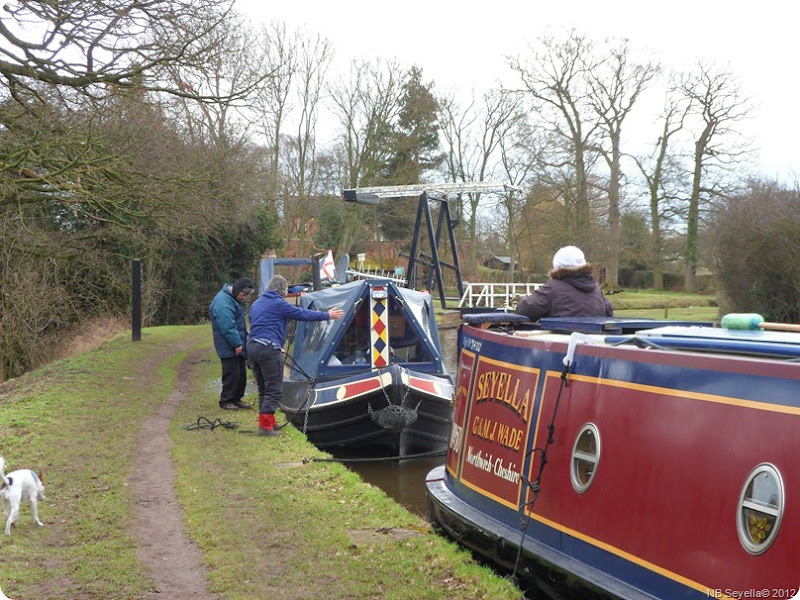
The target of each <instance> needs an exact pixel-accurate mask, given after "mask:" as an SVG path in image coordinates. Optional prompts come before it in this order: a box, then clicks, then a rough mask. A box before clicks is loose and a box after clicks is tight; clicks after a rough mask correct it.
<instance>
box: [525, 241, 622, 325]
mask: <svg viewBox="0 0 800 600" xmlns="http://www.w3.org/2000/svg"><path fill="white" fill-rule="evenodd" d="M517 313H518V314H521V315H525V316H526V317H528V318H529V319H530V320H531V321H538V320H539V319H541V318H542V317H613V316H614V307H613V306H611V302H609V301H608V298H606V297H605V296H604V295H603V292H602V290H601V289H600V286H599V285H597V282H596V281H595V279H594V277H593V276H592V265H591V263H587V262H586V259H585V258H584V256H583V252H582V251H581V249H580V248H577V247H575V246H564V247H563V248H561V249H560V250H559V251H558V252H556V253H555V254H554V255H553V270H552V271H550V280H549V281H548V282H547V283H545V284H544V285H542V286H541V287H540V288H539V289H537V290H535V291H534V292H533V293H532V294H531V295H530V296H527V297H526V298H523V299H522V300H520V302H519V304H518V305H517Z"/></svg>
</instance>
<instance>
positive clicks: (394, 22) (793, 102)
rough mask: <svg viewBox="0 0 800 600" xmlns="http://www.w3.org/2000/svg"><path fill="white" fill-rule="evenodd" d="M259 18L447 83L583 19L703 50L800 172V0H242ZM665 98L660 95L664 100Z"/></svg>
mask: <svg viewBox="0 0 800 600" xmlns="http://www.w3.org/2000/svg"><path fill="white" fill-rule="evenodd" d="M236 7H237V9H238V10H239V11H241V12H244V13H246V14H248V15H251V16H252V17H253V19H254V21H269V20H277V21H283V22H285V23H286V24H287V26H289V27H290V28H299V27H302V28H304V29H306V30H307V31H309V32H311V33H313V34H316V33H318V34H320V35H322V36H323V37H325V38H327V39H328V40H330V42H331V45H332V47H333V49H334V50H335V52H336V59H335V60H336V63H335V64H337V65H346V64H348V63H349V62H350V60H352V59H353V58H364V59H371V58H376V57H379V56H380V57H384V58H396V59H397V60H398V61H399V62H400V64H401V65H402V66H403V67H410V66H411V65H417V66H419V67H421V68H422V71H423V79H424V80H425V81H430V80H433V81H434V82H435V83H436V86H437V89H438V90H439V91H449V90H463V91H464V93H469V91H470V90H471V89H473V88H474V89H476V90H481V89H485V88H487V87H488V86H491V85H493V84H495V82H497V81H498V80H500V81H503V82H505V83H506V84H509V85H516V84H518V80H517V79H515V76H514V74H513V73H511V72H510V71H509V69H508V67H507V61H506V58H505V57H506V56H509V55H513V56H516V55H520V54H521V55H524V54H525V52H526V49H527V47H528V44H529V43H530V42H532V41H534V40H535V39H536V38H537V37H539V36H541V35H543V34H545V33H552V34H554V35H556V36H557V37H558V36H560V34H562V33H566V32H568V31H569V30H570V29H575V30H576V31H577V32H578V33H580V34H583V35H586V36H587V37H588V38H591V39H596V40H601V39H603V38H605V37H608V36H613V37H625V38H628V39H629V40H630V41H631V46H632V48H633V49H635V50H637V51H641V52H642V53H643V54H648V53H649V54H651V55H652V56H653V57H654V58H656V59H658V60H660V61H661V62H662V63H663V64H664V65H665V66H666V67H668V68H670V69H673V70H681V69H688V68H690V67H691V66H692V65H693V64H695V63H696V62H697V60H698V59H706V60H711V61H713V64H715V65H718V66H719V67H722V68H729V69H730V70H731V71H732V72H733V73H734V74H735V75H736V76H737V77H738V78H739V80H740V84H741V88H742V91H743V93H744V95H746V96H748V97H749V98H751V99H752V101H753V104H754V112H753V117H752V119H751V120H750V122H749V124H748V131H747V133H748V134H749V135H750V136H751V138H752V139H753V140H754V143H755V145H756V146H757V147H759V148H760V154H759V159H758V164H759V165H760V170H761V172H762V173H763V174H764V175H765V176H767V177H780V178H784V179H792V180H793V179H794V175H795V174H798V175H800V153H798V150H797V145H798V140H800V113H798V111H797V108H798V107H800V94H798V90H800V83H799V79H800V74H798V72H799V70H798V67H797V65H796V62H797V60H798V59H800V35H798V32H797V28H798V24H800V18H798V17H800V8H799V7H800V4H799V3H796V2H793V1H791V0H781V1H775V0H762V1H761V2H749V3H738V2H730V1H719V0H692V1H689V0H672V1H671V2H663V3H652V2H646V1H642V0H637V1H633V0H623V1H620V0H618V1H614V0H610V1H608V2H597V1H596V0H595V1H591V2H589V1H587V0H571V1H569V2H558V1H552V2H548V3H547V4H545V3H543V2H542V1H541V0H538V1H537V0H525V1H518V2H512V1H509V0H492V1H490V2H481V3H478V2H470V1H464V0H460V1H453V0H446V1H445V0H427V1H424V0H405V1H402V2H396V1H390V2H379V1H375V0H373V1H370V2H367V1H366V0H339V1H335V0H295V1H291V0H287V1H278V2H274V1H271V2H270V1H266V0H236ZM659 104H660V102H659Z"/></svg>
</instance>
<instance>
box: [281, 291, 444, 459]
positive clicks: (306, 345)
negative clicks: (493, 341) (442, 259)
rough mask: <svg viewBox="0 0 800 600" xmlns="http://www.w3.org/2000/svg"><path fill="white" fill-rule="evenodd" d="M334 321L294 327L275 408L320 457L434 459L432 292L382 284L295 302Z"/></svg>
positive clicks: (439, 432)
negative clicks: (328, 313)
mask: <svg viewBox="0 0 800 600" xmlns="http://www.w3.org/2000/svg"><path fill="white" fill-rule="evenodd" d="M299 303H300V306H302V307H304V308H309V309H312V310H329V309H330V308H334V307H336V308H341V309H343V310H344V311H345V316H344V318H342V319H339V320H333V321H298V322H297V323H296V330H295V331H294V332H290V335H289V337H288V339H287V354H288V356H289V357H290V358H289V359H288V360H287V361H286V363H285V369H284V380H283V396H282V399H281V404H280V406H281V410H282V411H283V412H284V413H286V415H287V416H288V417H289V418H290V419H292V421H293V422H294V423H295V425H296V426H298V427H300V428H302V430H303V431H304V432H305V434H306V436H307V437H308V439H309V441H311V442H312V443H314V444H315V445H316V446H317V447H319V448H321V449H325V450H332V451H333V450H337V449H341V450H347V451H352V450H363V451H364V452H365V453H366V452H369V453H370V454H377V453H382V454H386V455H389V456H397V457H406V456H412V455H419V454H430V453H443V452H444V451H445V450H446V448H447V440H448V436H449V432H450V417H451V415H452V401H453V389H454V388H453V382H452V378H451V376H450V374H449V373H447V372H446V370H445V366H444V361H443V358H442V350H441V345H440V342H439V333H438V329H437V325H436V319H435V316H434V309H433V304H432V299H431V295H430V294H428V293H424V292H418V291H415V290H410V289H406V288H404V287H401V286H399V285H397V284H396V283H395V282H393V281H392V280H389V279H368V280H360V281H353V282H351V283H347V284H344V285H340V286H336V287H330V288H325V289H322V290H319V291H317V292H312V293H310V294H305V295H303V296H300V297H299Z"/></svg>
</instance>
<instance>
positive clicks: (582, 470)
mask: <svg viewBox="0 0 800 600" xmlns="http://www.w3.org/2000/svg"><path fill="white" fill-rule="evenodd" d="M599 462H600V433H599V432H598V430H597V426H596V425H595V424H594V423H586V425H584V426H583V427H581V429H580V431H579V432H578V436H577V438H576V439H575V445H574V446H573V448H572V463H571V465H572V466H571V479H572V487H573V488H574V489H575V491H576V492H578V493H579V494H582V493H583V492H585V491H586V490H588V489H589V486H591V485H592V482H593V481H594V477H595V475H596V474H597V464H598V463H599Z"/></svg>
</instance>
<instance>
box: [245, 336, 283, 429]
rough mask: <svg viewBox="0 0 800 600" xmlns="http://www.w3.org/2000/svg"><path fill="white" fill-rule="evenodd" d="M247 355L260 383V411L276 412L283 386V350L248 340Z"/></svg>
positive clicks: (257, 381) (261, 412)
mask: <svg viewBox="0 0 800 600" xmlns="http://www.w3.org/2000/svg"><path fill="white" fill-rule="evenodd" d="M247 356H248V357H250V361H251V362H252V364H253V375H255V378H256V383H257V384H258V412H259V413H260V414H263V413H274V412H276V411H277V410H278V402H279V400H280V399H281V390H282V388H283V359H282V355H281V351H280V350H278V349H277V348H273V347H272V346H265V345H264V344H259V343H258V342H247Z"/></svg>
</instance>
